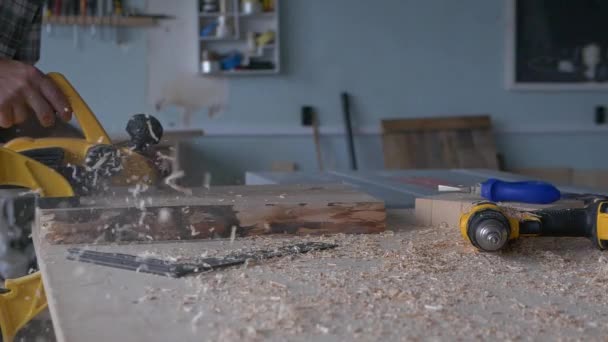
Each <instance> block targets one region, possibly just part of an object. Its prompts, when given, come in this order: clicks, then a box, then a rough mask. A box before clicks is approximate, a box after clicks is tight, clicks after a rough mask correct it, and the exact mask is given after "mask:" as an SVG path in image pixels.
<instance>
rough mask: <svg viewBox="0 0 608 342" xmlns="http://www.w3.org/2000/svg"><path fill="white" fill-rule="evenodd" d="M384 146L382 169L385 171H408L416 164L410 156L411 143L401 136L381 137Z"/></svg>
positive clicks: (388, 135)
mask: <svg viewBox="0 0 608 342" xmlns="http://www.w3.org/2000/svg"><path fill="white" fill-rule="evenodd" d="M382 141H383V144H384V149H383V151H384V167H385V168H387V169H408V168H413V167H415V165H416V163H415V160H414V159H413V158H414V156H413V155H411V153H410V151H411V148H410V146H411V143H410V142H409V140H408V137H407V136H405V135H402V134H386V135H384V136H383V137H382Z"/></svg>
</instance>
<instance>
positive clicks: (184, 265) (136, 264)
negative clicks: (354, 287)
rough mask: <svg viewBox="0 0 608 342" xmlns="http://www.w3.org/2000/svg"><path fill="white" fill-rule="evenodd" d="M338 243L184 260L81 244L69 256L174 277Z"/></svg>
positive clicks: (78, 259) (303, 251)
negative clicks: (149, 256)
mask: <svg viewBox="0 0 608 342" xmlns="http://www.w3.org/2000/svg"><path fill="white" fill-rule="evenodd" d="M337 246H338V245H335V244H328V243H322V242H308V243H300V244H295V245H288V246H282V247H278V248H276V249H273V250H259V251H254V252H251V253H239V254H230V255H227V256H225V257H218V258H203V259H196V260H191V261H187V262H173V261H167V260H161V259H156V258H144V257H139V256H135V255H129V254H121V253H104V252H96V251H90V250H85V249H82V248H70V249H68V256H67V258H68V259H69V260H74V261H81V262H86V263H92V264H95V265H101V266H108V267H114V268H119V269H123V270H129V271H136V272H142V273H150V274H156V275H160V276H168V277H173V278H179V277H183V276H186V275H189V274H193V273H201V272H206V271H211V270H215V269H219V268H224V267H230V266H236V265H240V264H244V263H245V262H247V260H253V261H261V260H265V259H270V258H277V257H282V256H286V255H294V254H302V253H308V252H311V251H320V250H326V249H331V248H336V247H337Z"/></svg>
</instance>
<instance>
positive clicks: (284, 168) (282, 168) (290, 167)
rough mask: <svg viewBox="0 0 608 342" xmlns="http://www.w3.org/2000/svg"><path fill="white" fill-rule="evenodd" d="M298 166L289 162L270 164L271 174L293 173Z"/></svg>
mask: <svg viewBox="0 0 608 342" xmlns="http://www.w3.org/2000/svg"><path fill="white" fill-rule="evenodd" d="M297 169H298V165H297V164H296V163H294V162H290V161H275V162H272V172H295V171H296V170H297Z"/></svg>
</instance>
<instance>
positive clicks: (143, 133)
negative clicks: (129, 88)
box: [127, 114, 163, 152]
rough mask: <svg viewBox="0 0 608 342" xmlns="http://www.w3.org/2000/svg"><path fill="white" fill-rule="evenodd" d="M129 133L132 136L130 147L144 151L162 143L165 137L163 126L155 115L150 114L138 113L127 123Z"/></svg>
mask: <svg viewBox="0 0 608 342" xmlns="http://www.w3.org/2000/svg"><path fill="white" fill-rule="evenodd" d="M127 133H129V136H130V137H131V141H130V147H131V148H132V149H133V150H135V151H138V152H143V151H145V150H147V149H148V147H150V145H156V144H158V143H160V140H161V139H162V137H163V126H162V125H161V124H160V121H158V119H156V118H155V117H153V116H151V115H148V114H136V115H133V117H131V119H130V120H129V122H128V123H127Z"/></svg>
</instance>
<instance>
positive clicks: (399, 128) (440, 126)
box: [382, 115, 492, 133]
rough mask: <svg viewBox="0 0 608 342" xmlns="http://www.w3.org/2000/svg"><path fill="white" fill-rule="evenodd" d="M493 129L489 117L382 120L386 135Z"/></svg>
mask: <svg viewBox="0 0 608 342" xmlns="http://www.w3.org/2000/svg"><path fill="white" fill-rule="evenodd" d="M491 127H492V121H491V118H490V116H488V115H475V116H449V117H433V118H414V119H389V120H382V129H383V131H384V132H386V133H389V132H404V131H434V130H454V129H475V128H480V129H487V128H491Z"/></svg>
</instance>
